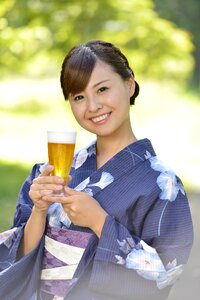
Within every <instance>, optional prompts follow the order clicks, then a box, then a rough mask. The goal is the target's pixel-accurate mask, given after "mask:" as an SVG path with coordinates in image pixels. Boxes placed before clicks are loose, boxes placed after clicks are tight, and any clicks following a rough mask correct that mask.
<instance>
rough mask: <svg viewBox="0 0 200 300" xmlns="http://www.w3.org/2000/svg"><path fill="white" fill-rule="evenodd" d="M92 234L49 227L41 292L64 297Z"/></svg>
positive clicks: (46, 237)
mask: <svg viewBox="0 0 200 300" xmlns="http://www.w3.org/2000/svg"><path fill="white" fill-rule="evenodd" d="M90 236H91V234H90V233H87V232H81V231H74V230H70V229H66V228H57V227H48V229H47V233H46V236H45V249H44V258H43V265H42V271H41V290H42V291H45V292H47V293H49V294H52V295H55V296H58V297H64V295H65V294H66V292H67V290H68V288H69V286H70V284H71V283H72V278H73V275H74V273H75V271H76V268H77V266H78V264H79V262H80V260H81V257H82V255H83V252H84V250H85V248H86V246H87V244H88V241H89V238H90Z"/></svg>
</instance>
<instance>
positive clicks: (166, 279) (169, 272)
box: [157, 259, 184, 289]
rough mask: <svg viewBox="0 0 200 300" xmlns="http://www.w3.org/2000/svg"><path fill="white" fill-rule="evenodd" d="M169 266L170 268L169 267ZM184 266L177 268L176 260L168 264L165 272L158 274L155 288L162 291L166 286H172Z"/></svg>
mask: <svg viewBox="0 0 200 300" xmlns="http://www.w3.org/2000/svg"><path fill="white" fill-rule="evenodd" d="M169 266H170V267H169ZM183 269H184V265H179V266H177V261H176V259H174V260H173V262H172V263H168V264H167V266H166V272H164V273H162V274H160V276H159V278H158V279H157V287H158V288H159V289H163V288H165V287H166V286H168V285H172V284H174V283H175V281H176V280H177V279H178V278H179V277H180V275H181V273H182V272H183Z"/></svg>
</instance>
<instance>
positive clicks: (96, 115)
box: [69, 60, 135, 138]
mask: <svg viewBox="0 0 200 300" xmlns="http://www.w3.org/2000/svg"><path fill="white" fill-rule="evenodd" d="M134 88H135V85H134V79H133V77H132V76H131V77H130V79H128V80H123V79H122V78H121V76H120V75H119V74H117V73H116V72H114V71H113V69H112V67H111V66H110V65H108V64H106V63H104V62H102V61H100V60H97V62H96V64H95V67H94V69H93V71H92V74H91V77H90V79H89V82H88V84H87V86H86V88H85V89H84V90H83V91H82V92H80V93H77V94H75V95H72V94H70V95H69V101H70V104H71V109H72V112H73V114H74V116H75V118H76V120H77V122H78V123H79V124H80V126H82V127H83V128H85V129H86V130H88V131H90V132H92V133H94V134H96V135H97V137H98V136H99V137H100V136H101V137H103V136H112V135H115V136H117V137H118V138H120V137H123V134H124V133H125V132H127V131H128V132H129V131H130V130H131V127H130V117H129V109H130V97H131V96H132V95H133V93H134Z"/></svg>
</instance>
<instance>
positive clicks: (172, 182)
mask: <svg viewBox="0 0 200 300" xmlns="http://www.w3.org/2000/svg"><path fill="white" fill-rule="evenodd" d="M148 157H149V155H148ZM149 161H150V163H151V167H152V169H154V170H155V171H159V172H161V173H160V175H159V176H158V178H157V184H158V186H159V188H160V189H161V193H160V199H161V200H169V201H174V200H176V197H177V195H178V192H179V191H180V192H181V193H182V194H183V195H185V191H184V188H183V185H182V184H181V183H180V182H178V181H177V177H176V174H175V173H174V172H173V171H172V170H171V169H170V168H169V167H168V166H165V165H164V164H163V162H162V161H161V160H159V159H158V158H157V157H156V156H151V157H149Z"/></svg>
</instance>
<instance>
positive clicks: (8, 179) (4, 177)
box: [0, 161, 29, 232]
mask: <svg viewBox="0 0 200 300" xmlns="http://www.w3.org/2000/svg"><path fill="white" fill-rule="evenodd" d="M0 170H1V172H0V191H1V196H0V207H1V209H0V232H2V231H4V230H6V229H8V228H10V226H11V225H12V219H13V215H14V211H15V205H16V200H17V196H18V193H19V190H20V187H21V185H22V182H23V181H24V180H25V178H26V177H27V176H28V173H29V167H28V166H23V165H21V164H19V163H8V162H7V163H6V162H3V161H0Z"/></svg>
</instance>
